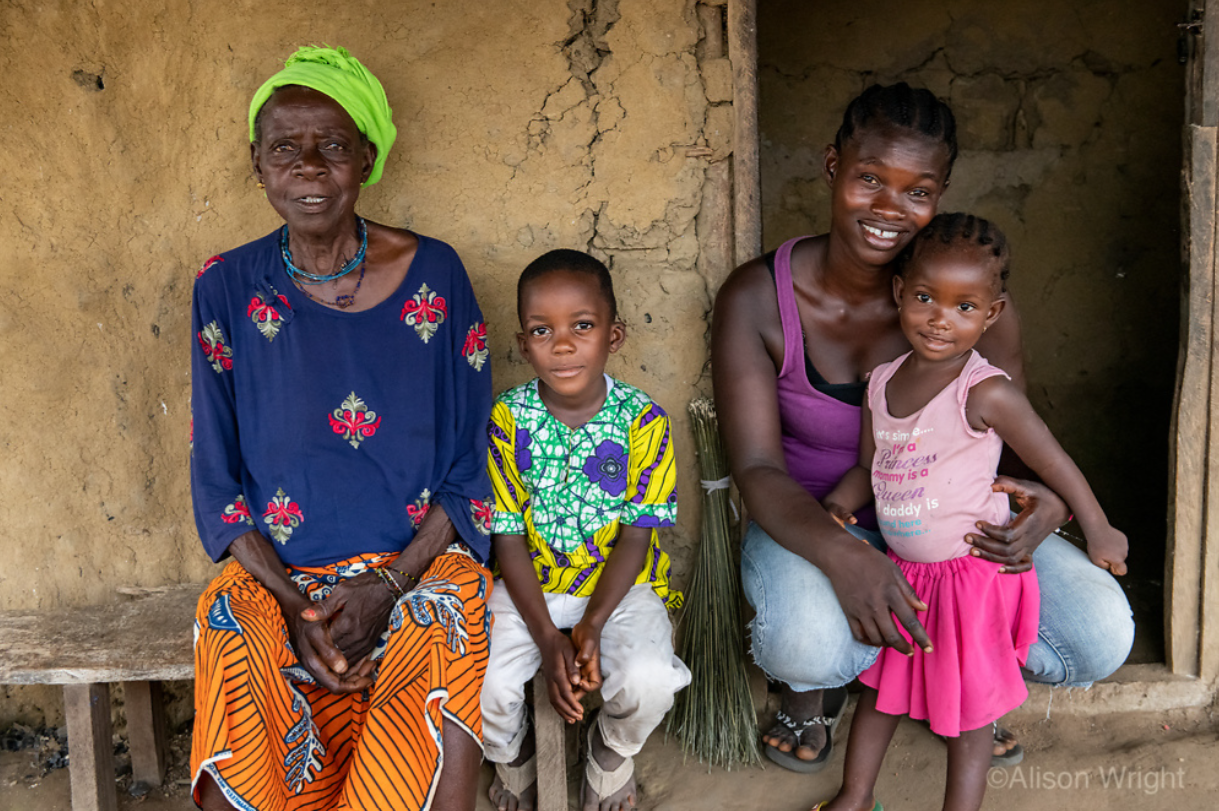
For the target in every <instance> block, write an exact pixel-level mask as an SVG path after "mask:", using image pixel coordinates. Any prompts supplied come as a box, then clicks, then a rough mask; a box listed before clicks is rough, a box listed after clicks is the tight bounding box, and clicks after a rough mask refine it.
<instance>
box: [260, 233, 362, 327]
mask: <svg viewBox="0 0 1219 811" xmlns="http://www.w3.org/2000/svg"><path fill="white" fill-rule="evenodd" d="M356 230H357V231H358V232H359V235H360V249H359V250H358V251H356V255H355V256H353V257H352V258H351V261H349V262H347V263H345V264H344V265H343V267H341V268H339V272H338V273H332V274H330V275H328V276H327V275H318V274H316V273H310V272H309V271H307V270H302V269H301V268H298V267H297V266H296V265H294V264H293V263H292V251H290V250H289V249H288V226H287V225H285V226H284V227H283V230H282V231H280V232H279V251H280V253H281V254H282V255H283V258H284V267H285V268H287V270H288V278H290V279H292V281H293V282H294V283H295V284H296V286H297V288H298V289H299V290H300V291H301V292H302V293H304V294H305V295H306V296H308V297H309V298H311V299H313V300H314V301H316V302H318V303H319V304H325V305H328V306H330V307H338V308H339V309H340V310H346V309H347V308H348V307H350V306H351V305H353V304H355V303H356V293H359V292H360V285H362V284H364V272H365V271H366V270H368V266H367V265H365V264H364V254H365V253H367V252H368V226H367V224H366V223H365V222H364V218H363V217H361V216H359V215H356ZM357 267H359V268H360V278H359V279H357V280H356V289H355V290H352V291H351V293H349V294H347V295H342V296H336V297H335V299H334V301H327V300H326V299H324V298H320V297H318V296H315V295H313V294H312V293H310V292H309V291H308V290H307V289H306V285H311V284H322V283H323V282H333V281H334V280H335V279H341V278H343V277H344V276H346V275H347V274H348V273H351V272H352V271H353V270H355V269H356V268H357Z"/></svg>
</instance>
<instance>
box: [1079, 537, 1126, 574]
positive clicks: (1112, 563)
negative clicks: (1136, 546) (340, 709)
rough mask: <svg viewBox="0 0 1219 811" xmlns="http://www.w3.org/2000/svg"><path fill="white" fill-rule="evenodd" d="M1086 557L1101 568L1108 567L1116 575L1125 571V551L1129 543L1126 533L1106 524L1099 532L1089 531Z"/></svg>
mask: <svg viewBox="0 0 1219 811" xmlns="http://www.w3.org/2000/svg"><path fill="white" fill-rule="evenodd" d="M1087 537H1088V557H1089V558H1090V559H1091V560H1092V562H1093V563H1095V564H1096V565H1097V566H1099V567H1101V568H1102V569H1108V570H1109V571H1110V572H1112V573H1113V574H1116V575H1123V574H1125V573H1126V552H1127V551H1128V549H1129V544H1128V543H1127V542H1126V533H1124V532H1121V531H1119V530H1116V529H1114V528H1113V527H1111V526H1106V527H1105V528H1104V529H1102V530H1101V531H1099V532H1089V533H1088V534H1087Z"/></svg>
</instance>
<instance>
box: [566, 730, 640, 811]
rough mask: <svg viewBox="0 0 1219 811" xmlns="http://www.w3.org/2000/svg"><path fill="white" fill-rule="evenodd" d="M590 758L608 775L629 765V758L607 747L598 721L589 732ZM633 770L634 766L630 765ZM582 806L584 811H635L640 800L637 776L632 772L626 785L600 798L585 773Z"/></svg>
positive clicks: (581, 798)
mask: <svg viewBox="0 0 1219 811" xmlns="http://www.w3.org/2000/svg"><path fill="white" fill-rule="evenodd" d="M588 758H589V760H590V761H594V762H595V763H596V765H597V767H598V768H599V769H600V771H602V772H605V773H607V777H609V776H610V775H609V774H608V773H610V772H613V771H614V770H615V769H618V768H620V767H623V766H624V765H627V761H628V760H629V758H626V757H623V756H622V755H620V754H618V753H617V752H615V751H614V750H613V749H610V748H609V747H608V746H606V745H605V741H604V740H602V738H601V725H600V724H598V723H597V722H596V721H594V722H593V725H592V729H590V730H589V731H588ZM629 765H630V766H631V767H632V769H633V764H629ZM581 795H582V796H581V797H580V806H581V808H582V809H583V811H634V810H635V801H636V799H638V791H637V790H636V788H635V774H634V772H633V771H632V773H631V776H630V777H629V778H627V781H626V783H625V784H624V785H623V786H622V788H620V789H618V790H617V791H614V792H612V793H610V794H609V795H608V796H605V797H601V796H598V794H597V792H596V791H594V790H593V787H592V786H590V785H589V781H588V772H587V771H586V772H585V778H584V789H583V791H582V792H581Z"/></svg>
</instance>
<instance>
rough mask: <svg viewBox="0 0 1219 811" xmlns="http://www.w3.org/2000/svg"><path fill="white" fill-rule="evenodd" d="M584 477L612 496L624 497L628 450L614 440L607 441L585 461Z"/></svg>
mask: <svg viewBox="0 0 1219 811" xmlns="http://www.w3.org/2000/svg"><path fill="white" fill-rule="evenodd" d="M584 475H585V476H587V477H588V480H589V481H590V482H592V483H593V484H595V485H597V486H598V487H600V488H601V489H602V490H604V491H605V492H607V493H609V494H610V495H611V496H620V495H622V494H623V492H625V491H626V449H625V448H623V447H622V446H621V445H619V444H618V443H617V442H615V441H613V440H612V439H607V440H605V441H604V442H602V443H601V444H600V445H598V446H597V450H595V451H594V452H593V455H592V456H590V457H588V458H587V459H585V460H584Z"/></svg>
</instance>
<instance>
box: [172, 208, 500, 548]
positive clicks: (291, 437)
mask: <svg viewBox="0 0 1219 811" xmlns="http://www.w3.org/2000/svg"><path fill="white" fill-rule="evenodd" d="M193 330H194V334H195V338H194V347H193V350H192V353H191V379H192V389H191V409H192V416H193V425H192V434H193V436H192V449H191V495H192V500H193V502H194V509H195V523H196V525H197V526H198V528H199V535H200V537H201V538H202V539H203V547H204V549H205V550H206V551H207V553H208V555H210V556H211V558H212V559H213V560H220V559H221V558H223V557H225V556H226V555H227V550H228V547H229V544H231V543H232V542H233V541H234V540H235V539H236V538H237V537H238V536H240V535H243V534H244V533H246V532H248V531H249V530H250V529H252V528H257V529H258V530H259V531H260V532H262V534H263V535H265V536H266V537H267V538H269V539H271V541H272V542H273V543H274V545H275V548H276V551H277V552H278V553H279V556H280V558H281V559H282V560H283V562H284V563H285V564H287V565H290V566H323V565H328V564H331V563H335V562H338V561H342V560H346V559H348V558H351V557H354V556H355V555H358V554H365V553H396V552H399V551H401V550H402V549H404V548H405V547H406V546H407V544H409V543H410V542H411V539H412V538H413V537H414V535H415V531H416V530H417V529H418V527H419V524H420V522H421V521H422V520H423V516H424V515H425V514H426V512H427V510H428V507H429V506H430V505H431V504H441V505H442V506H443V507H444V510H445V512H446V513H448V515H449V517H450V518H451V519H452V521H453V524H454V526H455V527H456V528H457V533H458V535H459V536H460V538H461V540H463V541H464V542H465V544H466V545H467V546H469V547H470V548H471V549H472V550H473V551H474V553H475V554H476V555H478V556H479V557H481V558H482V559H483V561H486V560H487V558H488V557H489V553H490V534H489V533H490V522H491V516H492V508H493V505H494V502H493V501H492V500H491V484H490V481H489V480H488V478H487V472H486V458H487V457H486V454H487V450H486V449H487V445H486V434H485V433H484V429H485V426H486V424H487V418H488V417H489V415H490V412H491V370H490V364H489V363H488V357H487V356H488V352H487V331H486V326H485V325H484V323H483V317H482V313H481V311H480V310H479V307H478V302H477V301H476V300H475V298H474V290H473V288H472V287H471V285H470V280H469V277H468V276H467V275H466V271H465V268H464V267H463V266H462V263H461V260H460V259H459V258H458V257H457V254H456V252H455V251H454V250H453V249H452V248H451V247H449V246H448V245H446V244H445V243H443V242H440V241H438V240H435V239H430V238H428V237H424V236H420V237H419V247H418V250H417V251H416V253H415V257H414V259H413V261H412V264H411V267H410V270H409V271H408V272H407V274H406V278H405V280H404V281H403V282H402V285H401V286H400V287H399V288H398V290H397V291H396V292H395V293H394V294H393V295H391V296H390V297H389V298H388V299H386V300H385V301H383V302H381V303H380V304H378V305H376V306H375V307H373V308H372V309H369V310H366V311H363V312H356V313H347V312H341V311H338V310H333V309H330V308H328V307H324V306H322V305H321V304H318V303H317V302H315V301H311V300H310V299H309V298H308V297H306V296H305V295H304V294H303V293H301V292H300V291H299V290H298V289H297V288H296V286H295V285H293V284H292V282H291V281H290V280H289V278H288V275H287V271H286V270H285V268H284V263H283V260H282V257H281V255H280V250H279V232H274V233H272V234H269V235H267V236H265V237H263V238H262V239H258V240H255V241H254V242H251V243H248V244H246V245H243V246H242V247H240V248H237V249H236V250H233V251H229V252H228V253H224V254H221V255H220V256H216V257H213V258H212V259H210V260H208V262H207V263H206V264H205V265H204V266H203V269H202V270H201V271H199V275H198V277H197V279H196V281H195V292H194V306H193Z"/></svg>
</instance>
